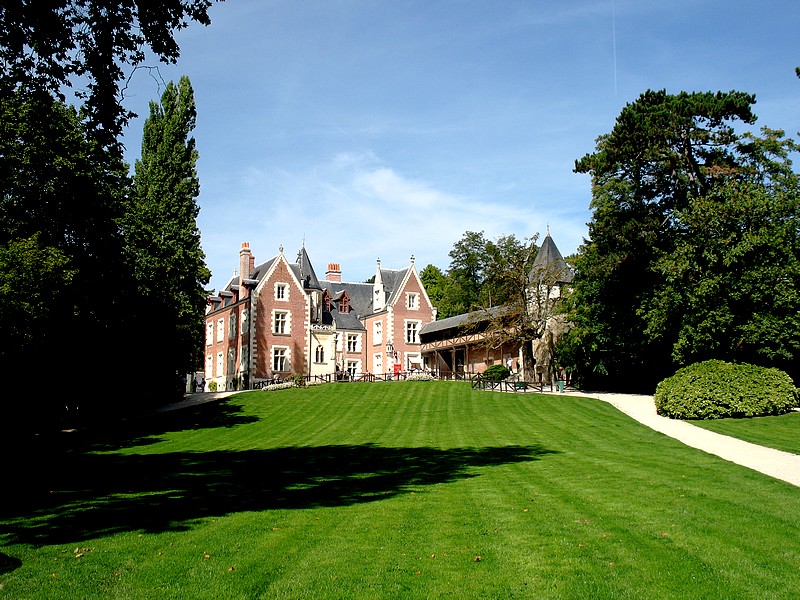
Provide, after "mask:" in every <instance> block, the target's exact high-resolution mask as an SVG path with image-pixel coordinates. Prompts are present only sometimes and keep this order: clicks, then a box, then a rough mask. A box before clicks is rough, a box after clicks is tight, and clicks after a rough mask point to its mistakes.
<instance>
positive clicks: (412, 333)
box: [406, 321, 420, 344]
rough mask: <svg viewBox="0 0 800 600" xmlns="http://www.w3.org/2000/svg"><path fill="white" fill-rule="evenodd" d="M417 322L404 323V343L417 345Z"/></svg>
mask: <svg viewBox="0 0 800 600" xmlns="http://www.w3.org/2000/svg"><path fill="white" fill-rule="evenodd" d="M419 324H420V322H419V321H406V343H407V344H419Z"/></svg>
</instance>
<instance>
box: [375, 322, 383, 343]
mask: <svg viewBox="0 0 800 600" xmlns="http://www.w3.org/2000/svg"><path fill="white" fill-rule="evenodd" d="M372 343H373V344H374V345H375V346H380V345H381V344H382V343H383V321H375V323H373V324H372Z"/></svg>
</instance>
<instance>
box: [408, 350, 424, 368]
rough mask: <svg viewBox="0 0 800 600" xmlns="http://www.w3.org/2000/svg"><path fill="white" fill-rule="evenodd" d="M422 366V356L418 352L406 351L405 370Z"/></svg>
mask: <svg viewBox="0 0 800 600" xmlns="http://www.w3.org/2000/svg"><path fill="white" fill-rule="evenodd" d="M421 368H422V358H421V357H420V355H419V352H408V353H406V370H407V371H413V370H415V369H421Z"/></svg>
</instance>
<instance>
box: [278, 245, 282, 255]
mask: <svg viewBox="0 0 800 600" xmlns="http://www.w3.org/2000/svg"><path fill="white" fill-rule="evenodd" d="M278 252H280V253H281V254H283V244H281V245H280V246H278Z"/></svg>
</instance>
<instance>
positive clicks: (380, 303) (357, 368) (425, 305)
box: [205, 242, 436, 390]
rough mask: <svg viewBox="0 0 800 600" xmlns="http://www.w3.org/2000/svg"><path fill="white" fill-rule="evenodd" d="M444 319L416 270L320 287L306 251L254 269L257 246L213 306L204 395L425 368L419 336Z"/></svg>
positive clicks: (243, 255) (328, 279)
mask: <svg viewBox="0 0 800 600" xmlns="http://www.w3.org/2000/svg"><path fill="white" fill-rule="evenodd" d="M435 320H436V309H435V308H434V307H433V306H432V304H431V301H430V299H429V298H428V295H427V293H426V292H425V288H424V287H423V285H422V282H421V281H420V278H419V275H418V274H417V271H416V268H415V266H414V257H413V256H412V257H411V263H410V264H409V266H408V267H406V268H404V269H399V270H392V269H384V268H381V263H380V260H378V261H377V266H376V270H375V279H374V282H373V283H348V282H344V281H342V271H341V269H340V265H339V264H338V263H329V264H328V270H327V272H326V274H325V279H323V280H320V279H318V278H317V275H316V273H315V271H314V268H313V266H312V264H311V261H310V259H309V257H308V254H307V253H306V249H305V247H302V248H301V249H300V251H299V252H298V254H297V258H296V260H295V261H293V262H291V261H290V260H289V259H287V257H286V256H285V255H284V253H283V248H282V247H281V248H280V251H279V252H278V254H277V255H276V256H274V257H272V258H270V259H269V260H267V261H266V262H263V263H260V264H258V265H257V264H256V260H255V256H254V255H253V253H252V251H251V249H250V244H249V243H247V242H245V243H243V244H242V247H241V249H240V251H239V268H238V272H236V273H235V274H234V276H233V277H232V278H231V279H230V281H229V282H228V283H227V284H226V285H225V287H224V288H223V289H222V290H221V291H220V292H219V293H218V294H217V295H216V296H212V297H210V298H209V299H208V307H207V309H206V341H205V389H206V390H208V389H209V384H211V383H212V382H215V383H216V387H217V389H219V390H225V389H249V388H252V387H254V386H255V385H257V384H259V383H261V382H268V381H272V380H275V379H283V378H286V377H287V376H290V375H296V374H300V375H304V376H305V375H310V376H320V377H323V378H324V377H330V376H333V377H335V376H336V375H337V373H338V374H344V375H345V376H349V377H350V378H357V377H360V376H362V375H364V374H368V373H369V374H373V375H381V376H383V375H386V374H392V373H395V372H398V371H408V370H413V369H420V368H422V367H423V362H422V360H423V359H422V352H421V342H420V331H421V330H422V328H423V327H424V326H425V325H427V324H429V323H431V322H433V321H435Z"/></svg>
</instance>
